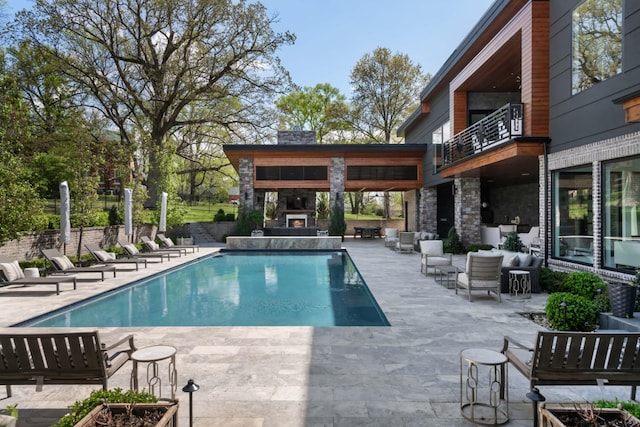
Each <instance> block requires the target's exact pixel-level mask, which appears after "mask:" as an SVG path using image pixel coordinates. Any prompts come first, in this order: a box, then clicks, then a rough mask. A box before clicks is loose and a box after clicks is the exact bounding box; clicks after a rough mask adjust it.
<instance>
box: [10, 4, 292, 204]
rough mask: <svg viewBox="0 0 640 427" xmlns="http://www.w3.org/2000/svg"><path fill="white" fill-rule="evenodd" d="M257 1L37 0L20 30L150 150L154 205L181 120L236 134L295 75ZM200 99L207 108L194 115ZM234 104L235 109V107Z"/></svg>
mask: <svg viewBox="0 0 640 427" xmlns="http://www.w3.org/2000/svg"><path fill="white" fill-rule="evenodd" d="M274 20H275V17H272V18H269V17H267V15H266V9H265V7H264V6H262V5H261V4H260V3H255V4H247V3H246V2H244V1H239V2H236V3H234V2H232V1H231V0H160V1H152V0H128V1H126V0H116V1H108V2H94V1H91V0H51V1H38V2H37V3H36V4H35V5H34V7H33V9H32V10H31V11H24V12H21V13H20V14H19V16H18V22H19V24H20V29H21V33H20V34H22V37H24V38H25V39H27V40H29V41H30V42H31V43H32V44H33V45H34V46H35V47H37V48H39V49H50V50H51V53H52V54H53V55H54V57H55V58H56V59H57V60H58V61H59V70H60V72H62V73H65V74H66V75H67V76H68V77H69V78H70V79H71V80H72V81H73V82H75V83H76V84H77V85H78V87H79V88H80V89H82V90H83V91H85V92H86V93H87V94H89V95H90V96H91V97H92V98H93V100H92V102H90V103H88V105H89V106H90V107H92V108H96V109H98V110H100V111H101V112H102V114H104V116H105V117H107V118H108V119H109V120H110V121H111V122H112V124H113V125H114V126H115V127H116V128H117V130H118V131H119V132H120V137H121V138H122V140H123V141H124V143H126V144H127V145H128V146H130V147H134V149H135V150H136V151H139V152H141V153H143V154H144V155H145V156H146V159H144V160H145V162H146V167H147V170H144V171H141V172H144V173H145V174H146V186H147V189H148V192H149V199H148V200H147V202H146V206H148V207H155V206H156V204H157V200H158V195H159V191H160V190H159V189H158V182H159V181H160V178H161V175H162V173H163V171H162V169H161V167H160V164H161V160H162V159H161V158H159V157H158V156H160V157H161V156H162V155H163V153H164V149H165V144H166V143H167V140H168V137H169V135H170V134H171V132H172V131H173V130H175V129H176V128H179V127H181V126H186V125H194V124H198V123H209V124H215V125H216V126H219V127H221V128H225V129H228V130H229V131H230V132H232V133H234V134H235V135H243V134H244V135H246V134H248V133H249V128H250V129H252V130H255V131H260V130H261V129H263V126H265V123H264V121H263V120H262V119H263V118H264V113H265V109H264V108H262V106H263V105H265V104H264V101H265V100H267V101H268V98H269V97H270V96H272V95H274V94H275V93H276V91H277V90H279V89H280V88H281V87H283V85H284V84H285V83H288V74H287V73H286V71H284V69H282V67H281V66H280V64H279V61H278V59H277V57H276V56H275V52H276V51H277V49H278V48H279V47H281V46H282V45H284V44H289V43H293V41H294V36H293V35H292V34H290V33H284V34H281V33H275V32H274V31H273V30H272V28H271V24H272V23H273V22H274ZM193 104H198V105H200V106H203V107H205V110H206V111H207V114H205V115H201V116H198V117H192V116H191V117H188V116H186V115H185V114H184V112H185V109H186V108H187V107H188V106H190V105H193ZM231 105H233V108H230V106H231Z"/></svg>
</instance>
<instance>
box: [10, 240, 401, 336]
mask: <svg viewBox="0 0 640 427" xmlns="http://www.w3.org/2000/svg"><path fill="white" fill-rule="evenodd" d="M16 326H35V327H125V326H389V322H388V321H387V319H386V317H385V316H384V313H383V312H382V310H381V309H380V307H379V306H378V304H377V302H376V300H375V298H374V297H373V295H372V294H371V292H369V289H368V287H367V285H366V284H365V282H364V280H363V279H362V277H361V275H360V273H359V272H358V270H357V268H356V267H355V265H354V263H353V261H352V260H351V258H350V257H349V255H348V254H347V252H346V251H329V252H316V251H309V252H306V251H305V252H266V253H265V252H236V251H225V252H224V253H223V255H222V256H211V257H205V258H202V259H200V260H198V261H195V262H193V263H190V264H187V265H185V266H181V267H178V268H176V269H174V270H171V271H169V272H167V273H165V274H162V275H158V276H154V277H151V278H149V279H145V280H142V281H139V282H135V283H132V284H130V285H127V286H125V287H123V288H119V289H117V290H114V291H111V292H107V293H105V294H102V295H98V296H96V297H94V298H91V299H89V300H86V301H83V302H81V303H78V304H74V305H72V306H70V307H67V308H64V309H60V310H57V311H55V312H52V313H49V314H47V315H44V316H40V317H38V318H35V319H32V320H30V321H27V322H23V323H21V324H20V325H16Z"/></svg>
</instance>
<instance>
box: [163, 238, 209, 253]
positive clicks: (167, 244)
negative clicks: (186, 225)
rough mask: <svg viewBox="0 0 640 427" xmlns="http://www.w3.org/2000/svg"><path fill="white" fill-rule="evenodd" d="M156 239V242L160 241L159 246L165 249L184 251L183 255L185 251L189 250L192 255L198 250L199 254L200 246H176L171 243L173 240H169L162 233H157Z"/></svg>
mask: <svg viewBox="0 0 640 427" xmlns="http://www.w3.org/2000/svg"><path fill="white" fill-rule="evenodd" d="M156 237H157V238H158V240H160V244H161V245H162V246H163V247H164V248H167V249H171V248H174V249H184V254H185V255H186V254H187V249H191V251H192V253H195V252H196V249H197V250H198V252H200V246H198V245H176V244H175V243H173V240H171V238H169V237H167V236H165V235H164V234H162V233H158V234H156Z"/></svg>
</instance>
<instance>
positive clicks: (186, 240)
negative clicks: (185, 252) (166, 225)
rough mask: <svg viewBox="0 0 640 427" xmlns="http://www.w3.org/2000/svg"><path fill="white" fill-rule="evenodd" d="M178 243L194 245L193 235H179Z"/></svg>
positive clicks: (179, 244)
mask: <svg viewBox="0 0 640 427" xmlns="http://www.w3.org/2000/svg"><path fill="white" fill-rule="evenodd" d="M176 244H177V245H178V246H181V245H193V237H178V238H177V239H176Z"/></svg>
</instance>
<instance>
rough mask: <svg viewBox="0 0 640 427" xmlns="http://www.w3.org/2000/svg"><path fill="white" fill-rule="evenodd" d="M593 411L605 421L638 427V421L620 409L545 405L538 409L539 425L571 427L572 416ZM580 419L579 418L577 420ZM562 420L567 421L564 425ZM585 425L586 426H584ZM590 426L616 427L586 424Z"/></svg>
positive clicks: (541, 426) (639, 422)
mask: <svg viewBox="0 0 640 427" xmlns="http://www.w3.org/2000/svg"><path fill="white" fill-rule="evenodd" d="M591 410H593V411H592V412H593V414H597V415H598V416H599V417H601V418H603V419H605V420H607V421H613V420H624V424H622V423H621V424H620V425H624V426H627V427H640V420H638V419H637V418H636V417H634V416H633V415H631V414H630V413H628V412H627V411H624V410H620V409H608V408H592V407H591V406H590V405H583V406H581V407H580V409H575V408H568V407H562V408H559V407H555V408H554V407H551V408H549V407H547V406H545V405H540V408H539V425H540V427H573V426H575V425H576V421H575V418H573V416H574V415H575V416H576V417H579V415H578V413H582V414H588V413H589V412H591ZM567 417H571V419H573V420H574V421H573V422H572V421H569V420H567ZM577 419H580V418H577ZM563 420H567V421H566V423H565V421H563ZM585 425H587V424H585ZM588 425H590V426H608V425H618V424H605V423H604V422H602V423H601V424H588Z"/></svg>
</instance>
